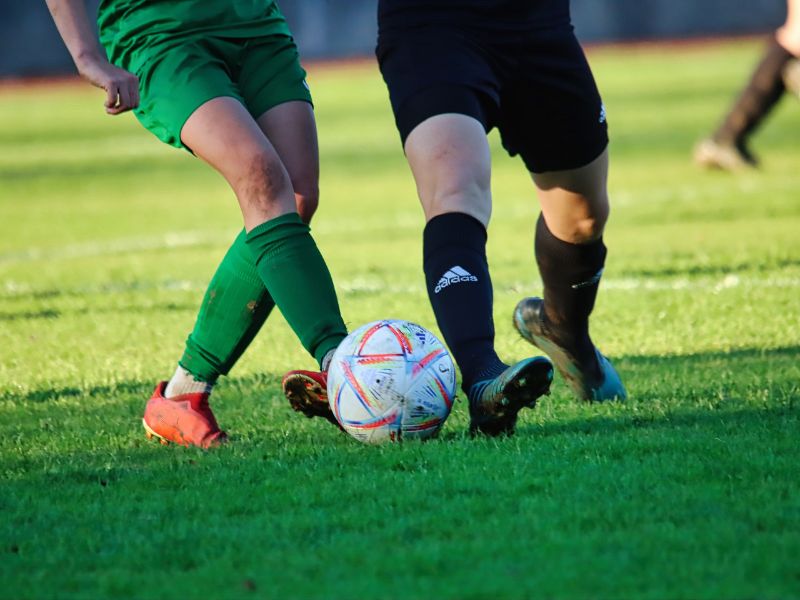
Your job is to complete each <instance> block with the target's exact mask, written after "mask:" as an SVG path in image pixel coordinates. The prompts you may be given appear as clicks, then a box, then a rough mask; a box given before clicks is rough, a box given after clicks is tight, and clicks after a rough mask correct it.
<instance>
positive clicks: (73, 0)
mask: <svg viewBox="0 0 800 600" xmlns="http://www.w3.org/2000/svg"><path fill="white" fill-rule="evenodd" d="M47 8H49V9H50V14H51V15H53V20H54V21H55V22H56V27H58V32H59V33H60V34H61V38H62V39H63V40H64V44H66V46H67V50H69V53H70V55H71V56H72V60H73V61H74V62H75V66H76V67H77V68H78V72H79V73H80V74H81V76H83V77H84V78H85V79H87V80H88V81H89V82H90V83H92V84H94V85H96V86H97V87H99V88H102V89H104V90H105V91H106V94H107V98H106V101H105V107H106V112H107V113H108V114H110V115H118V114H120V113H123V112H125V111H128V110H131V109H132V108H136V107H137V106H139V79H138V78H137V77H136V75H134V74H132V73H129V72H128V71H126V70H124V69H120V68H119V67H115V66H114V65H112V64H111V63H110V62H108V59H107V58H106V53H105V52H104V51H103V49H102V48H101V47H100V44H99V42H98V41H97V36H96V35H95V33H94V29H93V28H92V25H91V22H90V21H89V16H88V15H87V14H86V6H85V5H84V0H47Z"/></svg>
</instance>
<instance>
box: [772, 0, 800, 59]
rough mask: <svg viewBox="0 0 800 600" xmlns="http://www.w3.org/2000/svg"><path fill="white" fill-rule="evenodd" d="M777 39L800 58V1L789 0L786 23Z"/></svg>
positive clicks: (779, 30) (778, 32)
mask: <svg viewBox="0 0 800 600" xmlns="http://www.w3.org/2000/svg"><path fill="white" fill-rule="evenodd" d="M776 37H777V39H778V42H780V44H781V46H783V47H784V48H786V49H787V50H788V51H789V52H791V53H792V54H794V55H795V56H797V57H800V0H789V2H788V14H787V16H786V23H784V25H783V26H782V27H780V28H779V29H778V31H777V32H776Z"/></svg>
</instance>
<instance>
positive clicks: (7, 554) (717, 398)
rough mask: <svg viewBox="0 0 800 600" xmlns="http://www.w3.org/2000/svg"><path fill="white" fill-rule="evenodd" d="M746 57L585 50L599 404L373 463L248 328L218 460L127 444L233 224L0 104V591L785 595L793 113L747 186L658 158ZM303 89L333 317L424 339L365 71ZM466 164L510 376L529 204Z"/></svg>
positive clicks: (225, 395) (794, 248)
mask: <svg viewBox="0 0 800 600" xmlns="http://www.w3.org/2000/svg"><path fill="white" fill-rule="evenodd" d="M760 48H761V46H760V44H758V43H755V42H749V41H745V42H741V41H738V42H735V43H728V44H718V45H709V46H702V47H669V46H668V47H632V48H609V49H597V50H594V51H592V52H591V53H590V58H591V60H592V63H593V66H594V68H595V71H596V76H597V79H598V82H599V84H600V87H601V89H602V90H603V92H604V99H605V102H606V105H607V108H608V112H609V119H610V122H611V134H612V137H613V142H612V172H611V183H610V189H611V196H612V202H613V215H612V219H611V222H610V226H609V229H608V231H607V236H606V239H607V243H608V246H609V248H610V254H609V262H608V265H607V269H606V276H605V278H604V281H603V284H602V289H601V295H600V298H599V301H598V304H597V308H596V311H595V313H594V316H593V330H594V337H595V339H596V340H598V342H599V343H600V345H601V347H602V349H603V350H604V352H605V353H607V354H609V355H610V356H611V357H613V358H614V360H615V363H616V365H617V366H618V368H619V371H620V372H621V373H622V375H623V376H624V378H625V380H626V382H627V385H628V389H629V392H630V395H631V398H630V400H629V401H628V402H626V403H625V404H621V405H620V404H613V405H602V406H588V405H581V404H579V403H577V401H574V400H573V399H572V398H571V397H570V395H569V393H568V391H567V389H566V386H565V385H564V383H563V382H562V381H561V380H560V379H557V380H556V382H555V384H554V389H553V394H552V395H551V396H549V397H547V398H544V399H543V401H542V402H541V403H540V405H539V407H538V408H537V409H536V410H535V411H525V413H524V415H523V417H522V419H521V422H520V425H519V429H518V433H517V435H516V436H515V437H513V438H511V439H502V440H473V439H470V438H469V437H468V436H467V435H466V426H467V416H466V413H467V410H466V406H465V403H464V402H459V403H458V404H457V405H456V407H455V410H454V413H453V415H452V416H451V418H450V419H449V421H448V422H447V424H446V426H445V428H444V431H443V433H442V435H441V436H440V437H439V439H437V440H436V441H433V442H429V443H425V444H416V443H408V444H403V445H391V446H384V447H367V446H362V445H360V444H358V443H357V442H355V441H354V440H352V439H350V438H348V437H346V436H345V435H343V434H340V433H339V432H338V431H336V430H335V429H334V428H333V427H331V426H329V425H328V424H326V423H324V422H321V421H319V420H307V419H304V418H302V417H300V416H298V415H297V414H295V413H293V412H291V410H290V409H289V407H288V404H287V403H286V402H285V400H284V399H283V398H282V396H281V393H280V377H281V375H282V374H283V372H284V371H286V370H288V369H290V368H310V367H312V366H313V361H312V360H311V359H310V358H309V357H308V356H306V355H305V354H304V352H303V351H302V349H301V348H300V345H299V343H298V342H297V341H296V340H295V338H294V337H293V335H292V333H291V331H290V330H289V328H288V327H287V325H286V324H285V322H284V321H283V319H282V317H281V316H280V315H279V314H277V313H275V314H274V315H273V316H272V317H271V318H270V321H269V322H268V323H267V325H266V327H265V329H264V331H263V332H262V333H261V335H260V336H259V337H258V338H257V340H256V342H255V343H254V345H253V346H252V347H251V348H250V350H249V351H248V352H247V354H246V355H245V356H244V358H243V359H242V361H241V362H240V364H239V365H237V366H236V368H235V369H234V370H233V372H232V373H231V376H230V377H228V378H227V379H225V380H224V381H222V382H221V383H220V385H219V386H218V387H217V391H216V392H215V403H214V406H215V407H216V412H217V415H218V417H219V419H220V421H221V422H222V424H223V426H224V427H225V428H226V429H227V430H228V432H229V434H230V435H231V438H232V440H233V443H231V444H230V445H229V446H227V447H225V448H221V449H219V450H215V451H212V452H207V453H205V452H202V451H198V450H193V449H183V448H177V447H168V448H164V447H161V446H160V445H158V444H156V443H153V442H149V441H147V440H146V439H145V437H144V435H143V431H142V429H141V425H140V418H141V413H142V409H143V406H144V402H145V400H146V399H147V397H148V396H149V394H150V393H151V391H152V388H153V386H154V384H155V382H156V381H157V380H159V379H164V378H166V377H167V376H168V375H169V374H170V373H171V372H172V370H173V369H174V365H175V362H176V360H177V358H178V357H179V355H180V353H181V351H182V346H183V340H184V339H185V337H186V335H187V333H188V331H189V329H190V328H191V325H192V323H193V320H194V316H195V312H196V310H197V307H198V305H199V301H200V299H201V295H202V292H203V289H204V286H205V284H206V282H207V281H208V279H209V278H210V276H211V274H212V272H213V270H214V268H215V266H216V263H217V261H218V260H219V259H220V258H221V256H222V254H223V253H224V251H225V249H226V247H227V245H228V243H229V242H230V241H231V240H232V239H233V236H234V235H235V232H236V231H237V229H238V228H239V227H240V218H239V216H238V209H237V207H236V203H235V200H234V198H233V197H232V195H231V193H230V192H229V191H228V189H227V187H226V185H225V183H224V182H223V181H222V179H221V178H220V177H219V176H217V175H216V174H215V173H213V172H212V171H211V170H210V169H209V168H207V167H206V166H205V165H203V164H201V163H200V162H199V161H197V160H195V159H193V158H191V157H190V156H188V155H187V154H185V153H181V152H177V151H174V150H171V149H169V148H167V147H166V146H163V145H161V144H159V143H158V142H157V141H156V140H155V138H153V137H151V136H150V135H149V134H147V133H146V132H145V131H144V130H142V129H141V128H140V127H139V126H138V124H137V123H136V122H135V120H134V119H133V118H132V117H120V118H116V119H113V118H110V117H106V116H105V115H104V114H103V112H102V106H101V104H102V93H100V92H97V91H96V90H92V89H91V88H89V87H84V86H82V85H77V84H76V85H59V86H54V87H47V86H34V87H5V88H0V597H3V598H15V599H23V598H75V597H85V598H101V597H104V598H110V597H121V598H127V597H137V598H156V597H174V598H178V597H180V598H243V597H259V598H295V597H296V598H331V597H336V598H355V597H366V598H378V597H380V598H462V599H463V598H530V597H563V598H617V597H632V598H653V599H656V598H658V599H660V598H790V597H795V598H797V597H800V562H798V557H800V445H799V444H798V439H799V437H800V436H799V434H800V361H799V360H798V359H800V299H799V297H800V145H798V132H799V131H800V103H798V102H797V101H796V100H793V99H791V98H786V99H784V101H783V103H782V104H781V106H780V107H779V108H778V110H777V111H776V114H775V115H773V116H772V118H771V119H770V120H769V121H768V122H767V123H766V125H765V127H764V128H763V130H761V131H760V132H759V134H758V135H757V137H756V138H755V140H754V149H755V150H756V151H757V152H759V153H760V154H761V156H762V158H763V161H764V167H763V169H762V170H761V171H759V172H754V173H743V174H737V175H729V174H722V173H705V172H700V171H698V170H696V169H695V168H694V167H693V166H692V165H691V163H690V153H691V148H692V145H693V143H694V142H695V141H696V139H698V138H699V137H700V136H702V135H704V134H706V133H707V132H709V131H710V130H711V129H712V128H713V127H714V126H715V125H716V123H717V122H718V120H719V119H720V118H721V116H722V113H723V111H724V110H725V109H726V108H727V106H728V104H729V102H730V100H731V98H732V97H733V95H734V94H735V93H736V92H737V91H738V89H739V88H740V86H741V85H742V84H743V83H744V80H745V78H746V76H747V75H748V74H749V71H750V69H751V67H752V66H753V64H754V62H755V60H756V59H757V56H758V53H759V51H760ZM310 83H311V86H312V89H313V91H314V93H315V97H316V102H317V114H318V122H319V131H320V139H321V152H322V162H323V164H322V167H323V173H322V182H321V186H322V202H323V204H322V208H321V209H320V211H319V212H318V214H317V217H316V220H315V223H314V228H313V229H314V233H315V236H316V239H317V240H318V242H319V244H320V246H321V248H322V250H323V253H324V254H325V256H326V258H327V260H328V263H329V265H330V268H331V271H332V273H333V276H334V279H335V281H336V284H337V289H338V291H339V295H340V301H341V304H342V307H343V311H344V316H345V320H346V321H347V322H348V324H349V325H350V326H352V327H355V326H357V325H360V324H362V323H364V322H367V321H370V320H374V319H377V318H382V317H399V318H405V319H409V320H413V321H417V322H419V323H421V324H423V325H425V326H428V327H430V328H434V330H435V321H434V318H433V314H432V312H431V310H430V308H429V305H428V302H427V298H426V295H425V290H424V287H423V276H422V272H421V230H422V214H421V210H420V209H419V207H418V204H417V201H416V199H415V191H414V186H413V182H412V180H411V177H410V173H409V171H408V168H407V166H406V164H405V162H404V159H403V156H402V153H401V150H400V145H399V142H398V139H397V135H396V133H395V131H394V126H393V121H392V117H391V113H390V110H389V106H388V101H387V98H386V92H385V89H384V87H383V84H382V82H381V80H380V77H379V75H378V73H377V69H376V67H375V66H374V65H373V64H372V63H364V64H363V65H349V66H328V67H315V68H312V69H311V71H310ZM492 145H493V149H494V151H495V155H496V157H495V168H494V179H493V185H494V195H495V209H494V216H493V221H492V225H491V229H490V242H489V258H490V264H491V267H492V271H493V279H494V283H495V320H496V325H497V332H498V339H497V345H498V349H499V352H500V353H501V355H502V356H503V357H505V358H506V359H507V360H518V359H520V358H522V357H524V356H527V355H529V354H530V353H531V352H532V348H531V347H529V346H528V345H526V344H525V343H524V342H523V341H522V340H520V339H518V337H517V335H516V334H515V333H514V331H513V330H512V327H511V324H510V314H511V310H512V308H513V306H514V305H515V303H516V302H517V300H518V299H519V298H520V297H521V296H522V295H530V294H532V293H538V292H540V283H539V279H538V274H537V272H536V269H535V263H534V261H533V255H532V237H533V227H534V222H535V218H536V215H537V212H538V208H537V204H536V200H535V198H534V194H533V189H532V186H531V184H530V182H529V179H528V177H527V175H526V173H525V172H524V169H523V167H522V164H521V162H519V161H518V160H512V159H510V158H508V157H507V156H505V155H504V154H503V153H502V150H501V148H500V146H499V142H498V139H497V137H496V136H495V135H493V136H492Z"/></svg>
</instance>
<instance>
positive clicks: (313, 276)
mask: <svg viewBox="0 0 800 600" xmlns="http://www.w3.org/2000/svg"><path fill="white" fill-rule="evenodd" d="M309 231H310V229H309V227H308V225H306V224H305V223H303V222H302V221H301V220H300V216H299V215H298V214H297V213H289V214H286V215H281V216H280V217H277V218H275V219H270V220H269V221H267V222H266V223H262V224H261V225H259V226H258V227H255V228H254V229H253V230H252V231H250V233H248V234H247V246H248V247H249V248H250V251H251V252H252V253H253V256H254V257H255V262H256V268H257V269H258V272H259V274H260V275H261V280H262V281H263V282H264V283H265V284H266V286H267V289H268V290H269V292H270V294H271V295H272V297H273V298H274V299H275V303H276V304H277V305H278V308H280V309H281V313H283V316H284V318H285V319H286V321H287V322H288V323H289V326H290V327H291V328H292V329H293V330H294V332H295V334H296V335H297V337H298V338H300V343H302V344H303V347H304V348H305V349H306V350H308V352H309V353H310V354H311V355H312V356H313V357H314V358H315V359H316V360H317V362H318V363H320V364H321V363H322V359H323V358H324V357H325V355H326V354H327V353H328V351H329V350H331V349H333V348H335V347H336V346H338V345H339V343H340V342H341V341H342V339H343V338H344V337H345V336H346V335H347V329H346V328H345V325H344V322H343V321H342V316H341V313H340V312H339V303H338V301H337V300H336V290H335V289H334V287H333V280H332V279H331V275H330V272H329V271H328V267H327V265H326V264H325V260H324V259H323V258H322V255H321V254H320V252H319V249H318V248H317V245H316V243H314V239H313V238H312V237H311V234H310V233H309Z"/></svg>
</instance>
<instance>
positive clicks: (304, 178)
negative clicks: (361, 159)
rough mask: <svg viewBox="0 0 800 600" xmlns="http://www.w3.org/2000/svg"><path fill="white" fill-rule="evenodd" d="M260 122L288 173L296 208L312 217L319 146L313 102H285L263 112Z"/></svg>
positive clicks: (316, 197) (315, 194) (316, 191)
mask: <svg viewBox="0 0 800 600" xmlns="http://www.w3.org/2000/svg"><path fill="white" fill-rule="evenodd" d="M258 125H259V127H260V128H261V130H262V131H263V132H264V134H265V135H266V136H267V138H268V139H269V141H270V142H271V143H272V145H273V146H274V148H275V150H276V151H277V153H278V156H280V159H281V162H282V163H283V165H284V166H285V167H286V170H287V172H288V173H289V178H290V180H291V182H292V188H293V189H294V194H295V200H296V202H297V212H298V213H299V214H300V217H301V218H302V219H303V220H304V221H306V222H308V221H310V220H311V217H312V216H313V214H314V212H315V211H316V209H317V205H318V202H319V146H318V143H317V127H316V123H315V121H314V110H313V109H312V107H311V104H309V103H308V102H305V101H303V100H291V101H288V102H284V103H283V104H279V105H277V106H274V107H272V108H270V109H269V110H267V112H265V113H264V114H263V115H261V116H260V117H259V118H258Z"/></svg>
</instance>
